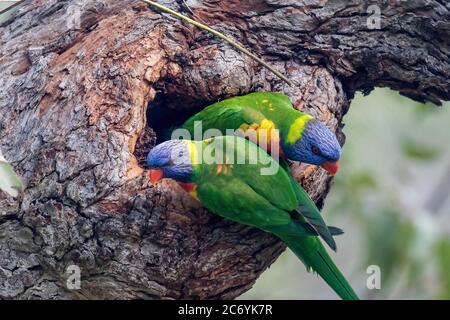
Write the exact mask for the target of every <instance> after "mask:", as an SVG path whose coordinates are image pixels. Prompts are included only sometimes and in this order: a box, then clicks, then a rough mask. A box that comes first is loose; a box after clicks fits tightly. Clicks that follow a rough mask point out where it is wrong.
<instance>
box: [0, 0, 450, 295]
mask: <svg viewBox="0 0 450 320" xmlns="http://www.w3.org/2000/svg"><path fill="white" fill-rule="evenodd" d="M161 3H164V4H166V5H168V6H170V7H172V8H174V9H176V10H179V11H181V12H184V13H186V14H191V11H190V10H188V8H186V7H185V5H184V4H183V2H182V1H176V2H172V1H164V2H163V1H161ZM187 3H188V4H189V5H190V9H191V10H192V12H194V14H195V17H196V18H197V19H199V20H201V21H204V22H206V23H208V24H209V25H211V26H213V27H215V28H217V29H219V30H221V31H224V32H226V33H227V34H229V35H232V36H234V37H235V38H236V39H238V40H239V41H241V42H242V43H244V44H245V45H246V46H247V47H248V48H250V49H252V50H253V51H255V52H257V53H258V54H259V55H261V56H262V57H264V58H265V59H266V60H268V61H270V62H271V63H272V64H274V65H275V66H276V67H277V68H279V69H280V70H282V71H283V73H285V74H286V75H287V76H288V77H289V78H290V79H292V80H293V81H294V82H295V83H296V85H295V86H294V87H288V86H287V85H286V84H285V83H283V82H280V80H278V79H276V78H275V77H274V76H273V75H272V74H271V73H269V72H267V71H266V70H265V69H263V68H261V66H258V65H257V64H255V63H254V62H253V61H251V60H250V59H249V58H247V57H246V56H243V55H242V54H240V53H238V52H236V51H235V50H234V49H232V48H231V47H229V46H228V45H225V44H223V43H221V42H220V41H218V40H217V39H215V38H213V37H212V36H211V35H209V34H207V33H205V32H202V31H200V30H198V29H196V28H194V27H192V26H189V25H186V24H184V23H181V22H179V21H177V20H175V19H173V18H172V17H170V16H168V15H166V14H161V13H159V12H157V11H154V10H152V9H150V8H148V6H146V5H145V4H142V3H141V2H139V1H131V0H125V1H124V0H121V1H119V0H110V1H105V0H97V1H94V0H81V1H77V2H73V1H51V0H47V1H43V0H35V1H26V2H25V3H24V5H23V6H21V7H20V9H18V10H17V11H16V12H14V14H12V15H11V17H10V18H9V19H8V20H7V21H5V22H3V23H2V24H0V88H1V90H0V113H1V116H0V139H1V148H2V152H3V154H4V155H5V157H6V158H7V159H8V160H9V161H11V162H12V164H13V166H14V167H15V169H16V170H17V172H18V173H19V174H20V175H21V176H22V177H23V179H24V182H25V184H26V190H25V192H24V195H23V197H21V198H20V199H19V201H16V200H14V199H12V198H9V197H7V196H6V195H4V194H1V195H0V298H5V299H11V298H14V299H86V298H105V299H133V298H155V299H160V298H189V299H195V298H203V299H215V298H225V299H231V298H235V297H237V296H239V295H240V294H242V293H243V292H245V291H246V290H248V289H249V288H250V287H251V286H252V285H253V283H254V282H255V280H256V279H257V278H258V276H259V275H260V274H261V273H262V272H263V271H264V270H265V269H266V268H267V267H268V266H269V265H270V264H271V263H272V262H273V261H274V260H275V259H276V258H277V257H278V255H279V254H280V253H281V252H282V251H283V250H284V246H283V244H282V243H280V241H278V240H277V239H276V238H274V237H272V236H271V235H269V234H266V233H263V232H261V231H258V230H256V229H253V228H249V227H245V226H242V225H239V224H236V223H232V222H229V221H225V220H223V219H220V218H218V217H217V216H215V215H213V214H211V213H209V212H207V211H206V210H205V209H203V208H202V207H201V206H200V205H199V204H198V203H197V202H195V201H194V200H192V199H191V198H190V197H189V196H187V195H186V194H185V193H184V192H183V191H182V190H180V188H179V187H178V186H177V185H176V184H174V183H172V182H170V181H166V182H164V183H162V184H160V185H159V186H157V187H152V186H151V185H150V184H149V182H148V180H147V178H146V170H145V169H144V168H142V166H140V165H139V164H140V163H142V158H143V157H144V156H145V153H146V152H147V151H148V150H149V149H150V148H151V147H152V146H153V145H154V143H155V138H156V134H155V132H154V131H153V130H152V129H151V128H150V127H148V126H147V120H151V119H152V116H153V115H154V114H153V113H152V112H153V111H152V110H153V109H152V106H153V105H155V104H156V101H159V102H158V104H159V105H162V106H163V108H162V111H161V108H159V110H160V111H159V112H160V113H161V114H160V115H159V116H161V115H162V116H163V117H164V116H165V115H166V114H167V117H169V118H170V116H171V115H173V114H174V113H178V112H179V113H184V112H189V110H191V109H194V108H197V109H198V108H201V107H202V106H206V105H208V104H209V103H212V102H214V101H217V100H219V99H223V98H226V97H230V96H235V95H240V94H245V93H248V92H251V91H256V90H273V91H282V92H285V93H286V94H288V95H289V96H290V98H291V100H292V101H293V103H294V105H295V106H296V107H297V108H299V109H301V110H305V111H307V112H309V113H311V114H312V115H314V116H315V117H317V118H318V119H320V120H322V121H324V122H326V123H327V125H328V126H329V127H330V128H333V129H334V130H335V131H336V133H337V134H338V137H339V138H340V140H341V142H342V143H343V142H344V135H343V134H342V132H341V129H342V127H343V124H342V119H343V116H344V115H345V113H346V111H347V110H348V106H349V101H350V99H351V98H352V97H353V94H354V93H355V91H356V90H363V91H365V92H368V91H370V90H371V89H372V88H373V87H374V86H388V87H391V88H393V89H395V90H398V91H400V92H401V93H402V94H404V95H407V96H409V97H411V98H413V99H416V100H420V101H432V102H435V103H437V104H438V103H439V102H440V101H441V100H449V98H450V80H449V79H450V47H449V43H450V40H449V39H450V5H449V4H446V1H386V2H385V3H383V4H380V7H381V12H382V17H381V29H378V30H372V29H369V28H368V27H367V18H368V14H367V7H368V5H369V4H370V2H366V1H356V0H355V1H289V0H284V1H282V0H248V1H238V0H232V1H215V0H196V1H194V0H193V1H188V2H187ZM77 17H79V24H78V23H77ZM293 171H294V174H295V175H296V177H297V178H298V179H299V181H301V182H302V184H303V186H304V187H305V188H306V189H307V191H308V192H309V193H310V194H311V196H312V197H313V199H314V200H315V201H317V203H318V204H319V205H321V204H322V203H323V200H324V198H325V196H326V194H327V191H328V189H329V186H330V181H331V180H330V178H328V177H327V175H326V174H325V173H324V172H323V170H322V169H320V168H315V167H312V166H305V165H301V166H298V165H294V170H293ZM70 265H77V266H79V267H80V268H81V276H82V282H81V289H79V290H70V289H68V288H67V286H66V284H67V283H66V281H67V278H68V276H69V275H70V274H69V273H67V268H68V267H69V266H70Z"/></svg>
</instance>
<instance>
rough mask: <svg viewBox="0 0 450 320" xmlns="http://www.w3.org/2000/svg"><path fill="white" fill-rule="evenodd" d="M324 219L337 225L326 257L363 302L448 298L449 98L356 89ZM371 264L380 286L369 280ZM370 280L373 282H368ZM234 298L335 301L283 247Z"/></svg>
mask: <svg viewBox="0 0 450 320" xmlns="http://www.w3.org/2000/svg"><path fill="white" fill-rule="evenodd" d="M344 122H345V128H344V132H345V134H346V136H347V141H346V143H345V145H344V148H343V155H342V159H341V161H340V163H341V168H340V171H339V173H338V174H337V176H336V178H335V181H334V184H333V186H332V188H331V191H330V193H329V196H328V198H327V200H326V202H325V203H326V205H325V208H324V210H323V215H324V217H325V220H326V221H327V222H328V224H331V225H335V226H338V227H342V228H343V229H344V230H345V232H346V233H345V234H344V235H343V236H340V237H338V238H337V244H338V252H337V253H331V255H332V258H333V259H335V261H336V263H337V265H338V266H339V267H340V268H341V270H342V271H343V273H344V274H345V275H346V276H347V278H348V279H349V281H350V283H351V284H352V286H353V287H354V289H355V290H356V292H357V293H358V294H359V295H360V298H362V299H450V142H449V140H450V139H449V138H450V133H449V129H450V103H446V104H444V106H443V107H437V106H433V105H431V104H420V103H416V102H414V101H412V100H410V99H408V98H405V97H402V96H400V95H399V94H398V93H396V92H394V91H391V90H389V89H376V90H374V91H373V92H372V93H371V94H370V95H369V96H365V97H364V96H362V95H361V94H358V95H357V96H356V97H355V99H354V100H353V101H352V103H351V108H350V111H349V113H348V114H347V115H346V117H345V119H344ZM370 265H377V266H379V268H380V271H381V288H380V289H379V290H378V289H373V290H369V289H368V288H367V286H366V281H367V278H368V277H369V276H370V274H368V273H367V268H368V266H370ZM371 283H372V282H371ZM240 298H241V299H336V298H337V297H336V296H335V294H334V293H333V292H332V291H331V289H329V288H328V286H327V285H326V284H325V283H324V282H323V281H322V280H321V279H320V278H318V277H317V276H316V275H314V274H312V273H307V272H306V271H305V267H304V266H303V264H302V263H301V262H299V260H298V259H297V258H296V257H295V256H294V254H293V253H291V252H290V251H289V250H286V251H285V252H284V253H283V255H282V256H281V257H280V258H279V259H278V260H277V261H276V262H275V263H274V264H273V265H272V266H271V267H270V268H269V269H268V270H267V271H266V272H265V273H264V274H263V275H262V276H261V277H260V278H259V279H258V281H257V282H256V284H255V285H254V287H253V289H251V290H250V291H248V292H247V293H245V294H244V295H242V296H241V297H240Z"/></svg>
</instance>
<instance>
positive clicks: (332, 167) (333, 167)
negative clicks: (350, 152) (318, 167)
mask: <svg viewBox="0 0 450 320" xmlns="http://www.w3.org/2000/svg"><path fill="white" fill-rule="evenodd" d="M322 168H324V169H325V170H327V171H328V174H329V175H330V176H332V177H333V176H335V175H336V173H337V172H338V170H339V163H338V162H337V161H336V162H328V161H327V162H324V163H323V164H322Z"/></svg>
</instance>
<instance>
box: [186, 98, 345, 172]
mask: <svg viewBox="0 0 450 320" xmlns="http://www.w3.org/2000/svg"><path fill="white" fill-rule="evenodd" d="M182 128H184V129H187V130H188V131H189V133H190V135H191V137H192V139H193V140H203V139H204V138H209V137H204V136H203V135H204V134H205V132H206V131H207V130H211V129H217V130H219V131H220V132H221V133H222V134H217V135H218V136H221V135H230V134H228V133H227V129H228V130H230V129H232V130H234V131H235V132H234V133H235V135H241V136H244V135H246V133H247V132H248V131H252V134H248V135H246V137H247V138H250V140H252V141H253V142H255V143H257V144H259V146H260V147H262V148H263V149H265V150H267V151H269V152H271V151H273V150H270V146H271V145H272V142H274V143H275V144H278V150H279V155H280V156H281V157H286V158H287V159H289V160H294V161H299V162H304V163H309V164H315V165H320V166H322V167H323V168H324V169H326V170H327V171H328V172H329V173H330V174H331V175H335V174H336V173H337V171H338V169H339V166H338V160H339V158H340V155H341V147H340V145H339V142H338V141H337V139H336V136H335V135H334V134H333V133H332V132H331V130H329V129H328V128H327V127H325V125H324V124H323V123H321V122H319V121H317V120H315V119H314V118H313V117H312V116H310V115H308V114H305V113H303V112H301V111H298V110H296V109H294V107H293V106H292V103H291V101H290V100H289V97H288V96H286V95H284V94H282V93H275V92H254V93H250V94H248V95H245V96H241V97H234V98H230V99H226V100H223V101H219V102H217V103H214V104H212V105H210V106H208V107H206V108H205V109H203V110H202V111H200V112H199V113H197V114H195V115H194V116H192V117H191V118H189V119H188V120H187V121H186V122H185V123H184V124H183V126H182ZM274 129H277V130H278V134H274V135H272V134H271V133H272V131H274ZM261 133H263V134H264V135H265V136H266V137H267V139H262V140H263V141H264V142H265V143H264V144H265V145H262V144H261V143H260V142H261V141H260V140H261V139H260V138H261ZM270 137H272V139H275V140H277V141H267V140H270Z"/></svg>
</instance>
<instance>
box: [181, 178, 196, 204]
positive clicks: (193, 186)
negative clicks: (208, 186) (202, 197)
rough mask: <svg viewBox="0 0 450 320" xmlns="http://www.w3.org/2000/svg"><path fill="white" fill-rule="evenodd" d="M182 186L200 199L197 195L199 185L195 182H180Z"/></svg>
mask: <svg viewBox="0 0 450 320" xmlns="http://www.w3.org/2000/svg"><path fill="white" fill-rule="evenodd" d="M178 184H179V185H180V187H182V188H183V189H184V190H185V191H186V192H187V193H189V194H190V195H191V196H192V197H194V198H195V199H197V200H198V197H197V185H196V184H195V183H194V182H189V183H185V182H178Z"/></svg>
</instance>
